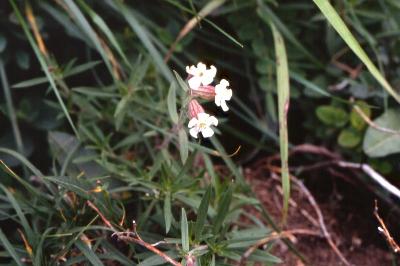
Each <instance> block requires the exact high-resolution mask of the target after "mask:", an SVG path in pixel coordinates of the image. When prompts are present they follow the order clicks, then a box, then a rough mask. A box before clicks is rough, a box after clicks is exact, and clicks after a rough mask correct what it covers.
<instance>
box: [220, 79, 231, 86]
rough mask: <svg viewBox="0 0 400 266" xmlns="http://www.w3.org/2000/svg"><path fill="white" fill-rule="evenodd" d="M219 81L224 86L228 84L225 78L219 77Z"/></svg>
mask: <svg viewBox="0 0 400 266" xmlns="http://www.w3.org/2000/svg"><path fill="white" fill-rule="evenodd" d="M219 83H220V84H221V85H222V86H224V87H228V86H229V81H227V80H226V79H221V81H220V82H219Z"/></svg>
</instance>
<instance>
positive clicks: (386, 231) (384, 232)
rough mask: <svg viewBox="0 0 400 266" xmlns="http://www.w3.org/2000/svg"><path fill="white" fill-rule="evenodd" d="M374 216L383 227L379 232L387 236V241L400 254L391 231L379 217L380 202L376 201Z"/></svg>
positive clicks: (379, 228)
mask: <svg viewBox="0 0 400 266" xmlns="http://www.w3.org/2000/svg"><path fill="white" fill-rule="evenodd" d="M374 215H375V217H376V219H377V220H378V222H379V224H380V225H381V226H378V230H379V232H381V233H382V234H383V235H384V236H385V238H386V241H387V242H388V243H389V245H390V247H391V248H392V249H393V251H394V252H395V253H397V252H399V251H400V246H399V245H398V244H397V243H396V241H395V240H394V239H393V237H392V236H391V234H390V232H389V230H388V229H387V227H386V225H385V223H384V222H383V219H382V218H381V217H380V216H379V213H378V202H377V201H376V200H375V208H374Z"/></svg>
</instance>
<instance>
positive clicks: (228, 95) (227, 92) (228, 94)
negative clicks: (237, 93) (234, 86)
mask: <svg viewBox="0 0 400 266" xmlns="http://www.w3.org/2000/svg"><path fill="white" fill-rule="evenodd" d="M231 98H232V90H231V89H228V90H225V92H224V99H225V100H226V101H229V100H230V99H231Z"/></svg>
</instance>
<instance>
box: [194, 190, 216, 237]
mask: <svg viewBox="0 0 400 266" xmlns="http://www.w3.org/2000/svg"><path fill="white" fill-rule="evenodd" d="M211 191H212V187H211V186H209V187H208V188H207V190H206V193H204V196H203V198H202V199H201V203H200V206H199V210H198V212H197V220H196V224H195V227H194V235H195V238H196V240H197V241H199V240H200V238H201V234H202V232H203V228H204V224H205V223H206V221H207V212H208V205H209V204H210V198H211Z"/></svg>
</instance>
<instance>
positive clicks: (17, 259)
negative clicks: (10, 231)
mask: <svg viewBox="0 0 400 266" xmlns="http://www.w3.org/2000/svg"><path fill="white" fill-rule="evenodd" d="M0 241H1V243H2V246H3V247H4V249H5V250H7V252H8V253H9V254H10V256H11V257H12V258H13V259H14V262H15V263H16V264H17V265H18V266H23V265H24V264H22V262H21V258H20V257H19V255H18V254H17V252H16V251H15V249H14V247H13V245H12V244H11V243H10V241H8V239H7V237H6V235H5V234H4V233H3V231H2V230H1V229H0Z"/></svg>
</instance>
